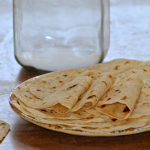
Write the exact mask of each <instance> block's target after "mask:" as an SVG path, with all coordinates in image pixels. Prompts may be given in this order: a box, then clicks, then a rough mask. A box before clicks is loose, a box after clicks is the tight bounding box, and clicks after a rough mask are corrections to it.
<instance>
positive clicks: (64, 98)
mask: <svg viewBox="0 0 150 150" xmlns="http://www.w3.org/2000/svg"><path fill="white" fill-rule="evenodd" d="M92 81H93V80H92V78H91V77H88V76H81V77H77V78H75V79H74V80H73V81H71V82H68V83H66V84H65V85H64V87H63V88H62V89H61V90H60V91H58V92H55V93H53V94H51V95H50V96H47V97H46V98H44V99H43V102H42V104H41V105H40V106H39V108H41V109H43V108H48V107H53V109H54V110H55V111H56V112H58V113H67V112H69V111H70V110H71V108H72V107H73V106H74V105H75V103H76V102H77V100H78V99H79V97H80V96H81V95H82V94H83V93H84V92H85V91H86V90H87V89H88V88H89V87H90V85H91V84H92Z"/></svg>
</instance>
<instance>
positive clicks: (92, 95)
mask: <svg viewBox="0 0 150 150" xmlns="http://www.w3.org/2000/svg"><path fill="white" fill-rule="evenodd" d="M93 97H96V95H91V96H89V97H88V98H87V99H90V98H93Z"/></svg>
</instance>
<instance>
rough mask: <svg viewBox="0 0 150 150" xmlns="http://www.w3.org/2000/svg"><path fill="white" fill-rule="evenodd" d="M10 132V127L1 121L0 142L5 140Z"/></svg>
mask: <svg viewBox="0 0 150 150" xmlns="http://www.w3.org/2000/svg"><path fill="white" fill-rule="evenodd" d="M9 130H10V125H9V124H8V123H6V122H4V121H2V120H0V142H1V141H2V140H3V139H4V137H5V136H6V135H7V133H8V132H9Z"/></svg>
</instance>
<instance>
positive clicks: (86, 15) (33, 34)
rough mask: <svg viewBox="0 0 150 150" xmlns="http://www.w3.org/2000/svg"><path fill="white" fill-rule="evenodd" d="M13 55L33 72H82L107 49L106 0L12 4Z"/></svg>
mask: <svg viewBox="0 0 150 150" xmlns="http://www.w3.org/2000/svg"><path fill="white" fill-rule="evenodd" d="M13 21H14V49H15V50H14V52H15V58H16V60H17V61H18V63H19V64H21V65H22V66H23V67H26V68H29V69H35V70H37V71H46V72H47V71H59V70H66V69H75V68H85V67H89V66H91V65H92V64H96V63H99V62H102V60H103V59H104V57H105V55H106V53H107V51H108V48H109V32H110V29H109V28H110V20H109V0H13Z"/></svg>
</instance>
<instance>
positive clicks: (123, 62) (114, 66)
mask: <svg viewBox="0 0 150 150" xmlns="http://www.w3.org/2000/svg"><path fill="white" fill-rule="evenodd" d="M144 65H146V62H143V61H138V60H130V59H114V60H112V61H109V62H105V63H99V64H94V65H92V66H90V67H89V70H99V71H100V72H111V73H113V74H118V73H121V72H124V71H126V70H128V69H131V68H132V69H133V68H138V67H140V66H144Z"/></svg>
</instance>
